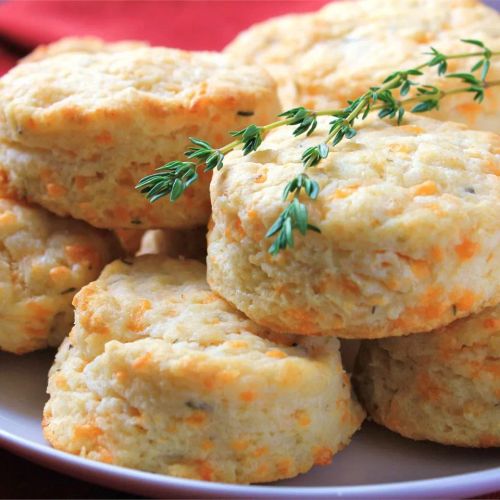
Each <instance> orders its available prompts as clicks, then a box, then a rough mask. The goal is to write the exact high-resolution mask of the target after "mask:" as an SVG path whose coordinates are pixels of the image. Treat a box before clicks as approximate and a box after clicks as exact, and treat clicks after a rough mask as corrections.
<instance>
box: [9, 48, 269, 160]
mask: <svg viewBox="0 0 500 500" xmlns="http://www.w3.org/2000/svg"><path fill="white" fill-rule="evenodd" d="M274 88H275V84H274V82H273V81H272V80H271V78H270V77H269V75H268V74H267V73H266V72H265V71H264V70H262V69H259V68H256V67H251V66H244V65H241V64H237V63H233V62H230V61H229V60H228V59H227V58H226V57H225V56H224V55H221V54H218V53H211V52H186V51H181V50H176V49H167V48H160V47H156V48H150V47H145V48H136V49H133V50H124V51H119V52H114V53H110V52H96V53H84V52H69V53H62V54H60V55H54V56H53V57H49V58H47V59H43V60H40V61H36V62H32V63H30V62H28V63H25V64H20V65H19V66H17V67H15V68H13V69H12V70H11V71H9V72H8V73H7V74H6V75H5V76H4V77H3V78H1V79H0V138H2V139H4V140H8V141H13V142H17V143H20V144H23V145H25V146H29V147H35V146H39V147H44V148H47V147H55V148H59V149H60V150H61V152H62V153H64V152H65V151H69V150H72V151H76V150H78V149H79V148H81V146H82V144H85V146H86V147H87V148H90V146H89V144H92V143H93V144H94V145H95V148H94V149H96V150H102V149H106V147H110V146H111V145H115V146H116V145H117V144H120V143H123V144H129V143H130V142H131V141H133V140H135V141H137V140H138V139H139V138H142V137H146V138H147V137H150V136H151V135H158V134H163V135H165V134H168V133H171V131H172V130H178V129H179V128H182V127H186V128H185V135H186V136H188V135H189V134H190V133H192V132H190V130H191V129H192V128H193V127H194V128H196V125H197V123H198V120H200V119H204V120H212V121H213V123H216V122H217V116H218V114H219V113H223V112H224V110H225V109H226V110H227V109H229V108H231V110H230V111H231V112H235V111H234V109H232V108H234V107H235V105H236V103H238V101H240V100H241V101H243V103H244V105H251V102H254V103H255V102H258V100H259V98H260V97H261V96H262V95H264V96H269V95H270V94H272V93H273V92H274ZM249 101H250V102H249ZM190 127H191V129H190ZM144 147H145V148H147V145H145V146H144ZM91 152H92V150H91V148H90V152H89V154H90V153H91Z"/></svg>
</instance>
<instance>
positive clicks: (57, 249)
mask: <svg viewBox="0 0 500 500" xmlns="http://www.w3.org/2000/svg"><path fill="white" fill-rule="evenodd" d="M117 247H118V244H117V242H116V241H115V239H114V238H113V236H112V235H111V234H109V233H106V232H104V231H100V230H97V229H95V228H92V227H90V226H88V225H87V224H84V223H83V222H80V221H72V220H69V219H62V218H60V217H57V216H55V215H52V214H50V213H48V212H47V211H45V210H44V209H42V208H37V207H30V206H27V205H23V204H20V203H18V202H15V201H12V200H8V199H5V198H0V350H3V351H8V352H13V353H16V354H24V353H27V352H31V351H34V350H37V349H42V348H45V347H47V346H53V347H56V346H58V345H59V344H60V343H61V341H62V339H63V337H64V336H65V335H67V334H68V333H69V331H70V330H71V327H72V325H73V308H72V306H71V301H72V299H73V296H74V295H75V293H76V292H77V291H78V290H79V289H80V288H81V287H82V286H84V285H86V284H88V283H89V282H90V281H92V280H94V279H96V278H97V277H98V275H99V273H100V272H101V270H102V268H103V267H104V266H105V265H106V264H107V263H108V262H110V261H111V260H112V259H113V258H115V257H116V255H117Z"/></svg>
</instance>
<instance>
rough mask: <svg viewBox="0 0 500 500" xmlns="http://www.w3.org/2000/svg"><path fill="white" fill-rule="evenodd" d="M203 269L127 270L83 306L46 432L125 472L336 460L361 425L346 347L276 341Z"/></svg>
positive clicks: (255, 471) (232, 473)
mask: <svg viewBox="0 0 500 500" xmlns="http://www.w3.org/2000/svg"><path fill="white" fill-rule="evenodd" d="M205 274H206V268H205V266H204V265H203V264H201V263H199V262H196V261H188V260H173V259H169V258H165V257H159V256H144V257H139V258H138V259H136V260H134V261H132V262H130V263H129V264H126V263H124V262H122V261H116V262H114V263H112V264H110V265H109V266H107V267H106V269H105V270H104V271H103V274H102V275H101V277H100V278H99V279H98V280H97V281H95V282H94V283H92V284H90V285H89V286H88V287H86V288H85V289H83V290H82V291H81V293H79V294H78V296H77V297H76V298H75V307H76V323H75V328H74V329H73V331H72V333H71V335H70V337H69V338H68V340H67V341H66V342H65V344H64V345H63V346H62V347H61V349H60V351H59V353H58V355H57V358H56V362H55V364H54V366H53V368H52V370H51V372H50V377H49V387H48V392H49V394H50V400H49V402H48V403H47V405H46V407H45V411H44V433H45V436H46V438H47V439H48V440H49V442H50V443H51V444H52V445H53V446H55V447H56V448H58V449H61V450H65V451H68V452H71V453H75V454H80V455H82V456H84V457H87V458H90V459H94V460H100V461H105V462H110V463H114V464H117V465H122V466H126V467H133V468H138V469H142V470H148V471H153V472H159V473H164V474H169V475H173V476H179V477H187V478H194V479H203V480H209V481H225V482H237V483H250V482H265V481H274V480H277V479H281V478H286V477H292V476H295V475H297V474H299V473H301V472H306V471H307V470H309V469H310V468H311V467H312V466H313V465H314V464H326V463H329V461H330V460H331V457H332V455H333V454H334V453H336V452H337V451H338V450H339V449H341V448H342V447H344V446H345V445H346V444H347V443H348V442H349V440H350V437H351V435H352V434H353V433H354V432H355V430H356V429H357V428H358V427H359V426H360V424H361V421H362V420H363V411H362V410H361V407H360V406H359V404H358V403H357V402H356V401H355V400H353V399H352V398H351V391H350V384H349V378H348V376H347V375H346V374H345V373H344V371H343V370H342V366H341V360H340V356H339V343H338V341H337V340H336V339H320V338H315V339H312V338H311V339H310V338H299V337H296V336H283V335H277V334H273V333H271V332H269V331H266V330H265V329H263V328H261V327H259V326H258V325H256V324H255V323H253V322H252V321H250V320H248V319H247V318H246V317H245V316H243V315H242V314H241V313H239V312H238V311H237V310H235V309H234V308H233V307H232V306H231V305H230V304H228V303H227V302H226V301H224V300H223V299H221V298H220V297H218V296H217V295H216V294H214V293H213V292H212V291H211V290H210V289H209V287H208V285H207V283H206V277H205Z"/></svg>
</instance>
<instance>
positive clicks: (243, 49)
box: [225, 0, 500, 132]
mask: <svg viewBox="0 0 500 500" xmlns="http://www.w3.org/2000/svg"><path fill="white" fill-rule="evenodd" d="M499 24H500V15H499V14H498V12H497V11H496V10H494V9H492V8H490V7H487V6H485V5H483V4H482V3H481V2H480V1H479V0H440V1H439V2H434V1H431V0H398V1H397V2H395V1H393V0H362V1H342V2H334V3H331V4H329V5H327V6H325V7H324V8H323V9H321V10H319V11H318V12H315V13H310V14H295V15H287V16H282V17H278V18H275V19H271V20H269V21H265V22H263V23H260V24H257V25H255V26H252V27H251V28H250V29H248V30H247V31H245V32H243V33H241V34H240V35H238V36H237V38H236V39H235V40H234V41H233V42H232V43H231V44H230V45H229V46H228V47H227V48H226V49H225V52H226V53H227V54H228V55H229V56H231V57H233V58H234V59H235V60H237V61H240V62H245V63H247V64H255V63H258V64H260V65H262V66H263V67H265V68H266V69H267V70H269V72H270V73H271V74H272V75H273V77H274V78H275V79H276V81H277V82H278V86H279V94H280V99H281V101H282V103H283V105H284V107H285V109H289V108H293V107H295V106H299V105H301V106H306V107H308V108H313V109H331V108H333V109H338V108H339V107H344V106H345V105H346V104H347V101H348V100H352V99H355V98H357V97H359V95H360V94H361V93H363V92H365V91H366V90H367V89H369V88H370V87H372V86H374V85H378V84H380V82H381V81H382V80H384V78H385V77H386V76H388V75H389V74H391V73H392V72H393V71H394V70H396V69H409V68H412V67H415V66H417V65H419V64H421V63H423V62H425V61H427V60H429V56H428V55H425V53H426V52H428V51H429V47H430V46H433V47H435V48H437V49H439V50H441V51H442V52H444V53H447V54H457V53H463V52H464V51H471V52H472V51H475V49H474V47H473V46H469V47H468V46H467V45H465V44H464V43H462V42H461V41H460V40H461V39H464V38H476V39H480V40H482V41H484V42H485V43H486V44H487V46H489V47H490V48H492V50H500V34H499V29H498V26H499ZM297 33H300V36H297ZM491 62H492V65H491V69H490V73H489V76H488V79H491V80H498V79H499V78H500V61H499V60H498V58H494V59H492V61H491ZM472 64H473V63H471V60H467V59H464V60H455V61H451V62H450V66H449V71H450V72H463V71H467V72H468V71H469V70H470V67H471V66H472ZM420 78H422V80H419V81H422V83H425V84H429V85H435V84H437V82H439V86H440V87H442V88H444V89H446V88H450V87H457V81H453V80H451V79H443V78H441V77H439V76H438V75H437V72H436V71H435V70H434V69H432V70H430V71H429V72H428V74H427V73H426V75H425V76H423V77H419V79H420ZM430 116H433V117H434V118H437V119H440V120H452V121H458V122H462V123H465V124H467V125H468V126H469V127H470V128H474V129H482V130H491V131H494V132H497V131H498V123H499V121H500V89H499V88H498V87H496V88H491V89H489V90H488V92H487V96H486V99H485V102H484V103H483V105H480V104H478V103H475V102H472V99H471V97H470V95H465V94H460V95H455V96H451V97H447V98H446V99H444V100H443V102H442V104H441V106H440V109H439V110H438V111H433V112H432V113H431V114H430Z"/></svg>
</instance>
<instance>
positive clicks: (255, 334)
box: [72, 256, 338, 370]
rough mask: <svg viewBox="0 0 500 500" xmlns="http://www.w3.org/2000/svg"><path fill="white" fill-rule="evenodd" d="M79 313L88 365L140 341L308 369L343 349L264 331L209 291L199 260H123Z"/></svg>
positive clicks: (85, 293) (87, 294) (88, 291)
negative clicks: (109, 348)
mask: <svg viewBox="0 0 500 500" xmlns="http://www.w3.org/2000/svg"><path fill="white" fill-rule="evenodd" d="M74 305H75V308H76V320H75V324H76V328H75V330H74V332H73V334H72V335H73V338H74V340H76V342H78V344H79V345H81V346H84V350H85V351H86V354H87V356H88V357H89V358H93V357H95V356H96V355H97V354H99V353H100V352H102V350H103V349H104V345H105V343H106V342H108V341H111V340H118V341H120V342H133V341H135V340H137V339H139V338H150V339H157V340H158V339H162V340H165V341H167V342H168V344H170V345H175V348H176V349H180V348H186V349H191V350H192V349H195V350H200V351H205V350H208V351H211V352H212V354H213V353H217V352H218V353H220V355H221V356H225V355H231V356H235V357H236V358H237V359H246V360H249V359H250V360H252V359H253V360H254V361H255V360H260V361H259V362H266V361H267V362H272V361H273V360H274V361H275V360H276V359H288V358H290V359H291V360H295V361H294V362H296V363H299V364H301V363H302V362H301V361H300V360H301V359H303V360H304V362H305V361H306V360H307V359H314V358H315V357H317V359H320V358H321V357H323V356H327V355H330V354H331V353H332V352H334V351H336V349H338V342H337V341H336V340H335V339H333V340H332V339H330V340H329V339H321V338H311V339H306V338H302V337H299V336H294V335H279V334H275V333H273V332H271V331H269V330H267V329H265V328H263V327H260V326H258V325H257V324H256V323H254V322H253V321H251V320H249V319H248V318H246V317H245V316H244V315H243V314H242V313H240V312H239V311H238V310H237V309H236V308H234V307H233V306H232V305H231V304H229V303H228V302H226V301H225V300H224V299H222V298H220V297H219V296H218V295H217V294H215V293H214V292H212V291H211V290H210V288H209V286H208V284H207V282H206V267H205V266H204V265H203V264H201V263H200V262H197V261H193V260H175V259H170V258H165V257H162V256H143V257H139V258H136V259H135V260H131V261H120V260H117V261H115V262H113V263H111V264H109V265H108V266H107V267H106V268H105V269H104V271H103V272H102V274H101V276H100V277H99V279H98V280H97V281H95V282H94V283H91V284H90V285H88V286H86V287H85V288H84V289H82V290H81V291H80V292H79V293H78V294H77V295H76V297H75V299H74ZM306 369H307V368H306V367H305V368H304V370H306Z"/></svg>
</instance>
